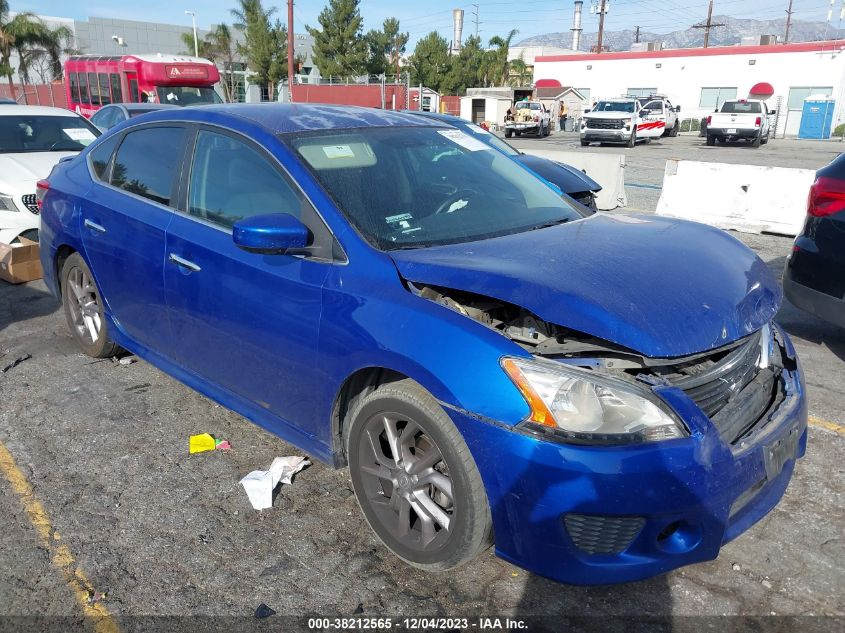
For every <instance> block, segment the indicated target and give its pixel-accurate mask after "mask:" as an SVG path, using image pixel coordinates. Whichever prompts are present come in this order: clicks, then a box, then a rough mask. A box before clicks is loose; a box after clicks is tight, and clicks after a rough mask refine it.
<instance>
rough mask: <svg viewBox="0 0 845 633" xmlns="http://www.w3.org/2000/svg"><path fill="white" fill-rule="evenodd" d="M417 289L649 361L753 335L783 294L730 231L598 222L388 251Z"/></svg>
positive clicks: (656, 221)
mask: <svg viewBox="0 0 845 633" xmlns="http://www.w3.org/2000/svg"><path fill="white" fill-rule="evenodd" d="M390 256H391V257H392V258H393V261H394V262H395V263H396V266H397V268H398V270H399V272H400V274H401V275H402V276H403V277H405V278H406V279H408V280H409V281H412V282H417V283H423V284H431V285H435V286H442V287H446V288H452V289H455V290H463V291H466V292H473V293H476V294H479V295H484V296H488V297H491V298H494V299H499V300H500V301H507V302H509V303H513V304H515V305H518V306H521V307H524V308H526V309H528V310H530V311H531V312H533V313H534V314H536V315H537V316H539V317H540V318H541V319H543V320H545V321H549V322H552V323H556V324H558V325H561V326H563V327H566V328H570V329H573V330H577V331H580V332H584V333H586V334H590V335H593V336H596V337H598V338H601V339H604V340H606V341H610V342H613V343H616V344H618V345H621V346H623V347H627V348H629V349H632V350H635V351H637V352H639V353H641V354H644V355H646V356H651V357H669V358H671V357H676V356H684V355H688V354H693V353H697V352H704V351H708V350H711V349H714V348H717V347H720V346H722V345H725V344H727V343H729V342H731V341H734V340H736V339H738V338H741V337H743V336H745V335H747V334H750V333H751V332H754V331H756V330H758V329H759V328H760V327H762V326H763V325H764V324H765V323H767V322H768V321H770V320H771V319H772V318H773V317H774V315H775V313H776V312H777V311H778V308H779V306H780V302H781V290H780V286H779V284H778V282H777V280H776V279H775V277H774V275H773V274H772V272H771V271H770V270H769V268H768V267H767V266H766V264H765V263H764V262H763V261H762V260H761V259H760V258H759V257H757V256H756V255H755V254H754V252H753V251H751V250H750V249H749V248H747V247H746V246H745V245H743V244H742V243H741V242H739V241H738V240H736V239H735V238H733V237H731V236H730V235H728V234H727V233H725V232H723V231H721V230H719V229H714V228H711V227H709V226H705V225H702V224H696V223H693V222H685V221H680V220H673V219H669V218H662V217H659V216H628V215H605V214H598V215H595V216H592V217H590V218H587V219H585V220H579V221H576V222H571V223H568V224H563V225H559V226H555V227H551V228H547V229H541V230H536V231H529V232H526V233H520V234H517V235H509V236H505V237H499V238H494V239H489V240H482V241H478V242H471V243H467V244H456V245H448V246H436V247H431V248H422V249H414V250H401V251H391V252H390Z"/></svg>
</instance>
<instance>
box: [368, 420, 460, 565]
mask: <svg viewBox="0 0 845 633" xmlns="http://www.w3.org/2000/svg"><path fill="white" fill-rule="evenodd" d="M358 451H359V453H358V457H359V463H360V471H361V475H362V477H361V478H362V481H363V487H364V490H363V492H364V495H363V496H364V497H365V498H366V502H367V503H368V505H369V506H370V507H371V508H372V509H373V511H374V514H375V515H376V518H377V520H378V521H379V522H380V523H381V524H382V526H383V527H384V528H385V529H386V530H387V531H388V532H389V533H390V534H391V535H392V536H393V537H394V538H395V539H396V540H397V541H399V542H400V543H401V544H403V545H404V546H406V547H408V548H409V549H411V550H414V551H418V552H431V551H434V550H437V549H439V548H441V547H442V546H443V545H445V544H446V542H447V541H448V539H449V534H450V529H451V527H452V526H453V523H454V519H455V516H454V513H455V504H454V497H453V493H452V480H451V478H450V477H449V468H448V466H447V465H446V462H445V460H444V459H443V455H442V453H441V451H440V449H439V448H438V447H437V445H436V444H435V443H434V441H433V440H432V439H431V437H430V436H429V435H427V434H426V433H425V431H424V430H423V429H422V428H421V427H420V426H419V424H417V423H416V422H415V421H413V420H410V419H408V417H407V416H401V415H399V414H397V413H385V412H380V413H378V414H375V415H373V416H371V417H370V418H369V419H368V420H367V422H366V423H365V426H364V429H363V434H362V438H361V441H360V443H359V446H358Z"/></svg>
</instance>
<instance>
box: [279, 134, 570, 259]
mask: <svg viewBox="0 0 845 633" xmlns="http://www.w3.org/2000/svg"><path fill="white" fill-rule="evenodd" d="M281 138H282V139H283V140H285V142H287V143H288V144H289V145H290V146H291V147H292V148H293V150H294V151H295V152H296V153H297V154H298V155H299V156H300V157H301V158H302V161H303V163H305V165H307V166H308V167H309V168H310V169H311V171H312V172H313V173H314V174H315V176H316V177H317V179H318V180H319V181H320V183H321V184H322V185H323V187H324V188H325V189H326V191H327V192H328V193H329V195H330V196H331V197H332V199H333V200H334V202H335V204H337V206H338V207H339V208H340V209H341V210H342V211H343V212H344V214H345V215H346V217H347V218H349V220H350V222H351V223H352V224H353V225H354V226H355V227H356V228H357V229H358V231H359V232H360V233H361V234H362V235H363V236H364V238H365V239H367V240H368V241H369V242H370V243H371V244H372V245H373V246H375V247H376V248H380V249H383V250H393V249H398V248H419V247H425V246H434V245H439V244H454V243H460V242H472V241H475V240H481V239H486V238H490V237H495V236H500V235H508V234H512V233H520V232H523V231H528V230H531V229H536V228H540V227H542V226H547V225H553V224H560V223H563V222H567V221H570V220H576V219H580V218H582V217H583V216H582V215H581V213H579V212H578V211H577V210H575V208H574V207H573V206H571V205H570V204H569V203H567V202H566V201H565V200H563V199H562V198H561V197H560V195H559V194H557V193H556V192H555V191H554V190H552V189H551V188H550V187H549V186H548V185H546V184H544V183H543V182H542V181H541V180H540V179H539V178H538V177H537V176H535V175H534V174H532V173H531V172H529V171H528V170H527V169H525V168H523V167H522V166H520V165H519V164H518V163H516V162H515V161H513V160H512V159H510V158H508V157H507V156H504V155H502V154H501V153H499V152H497V151H494V150H493V149H491V148H490V147H489V146H488V145H486V144H484V143H482V142H481V141H479V140H478V139H476V138H475V137H473V136H470V135H469V134H466V133H464V132H461V131H460V130H457V129H455V128H448V129H445V128H430V127H412V128H402V129H396V128H393V129H391V128H379V127H373V128H364V129H355V130H337V131H331V132H316V133H312V134H296V135H293V134H291V135H283V136H282V137H281Z"/></svg>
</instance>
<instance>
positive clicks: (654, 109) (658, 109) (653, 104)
mask: <svg viewBox="0 0 845 633" xmlns="http://www.w3.org/2000/svg"><path fill="white" fill-rule="evenodd" d="M643 110H648V111H649V112H650V113H651V114H661V113H662V112H663V102H662V101H649V102H648V103H647V104H645V105H644V106H643Z"/></svg>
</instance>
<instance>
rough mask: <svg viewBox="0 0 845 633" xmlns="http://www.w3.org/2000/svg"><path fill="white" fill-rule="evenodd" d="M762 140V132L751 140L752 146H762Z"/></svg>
mask: <svg viewBox="0 0 845 633" xmlns="http://www.w3.org/2000/svg"><path fill="white" fill-rule="evenodd" d="M762 140H763V134H762V133H760V134H758V135H757V136H755V137H754V139H753V140H752V141H751V147H755V148H756V147H760V143H761V142H762Z"/></svg>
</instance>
